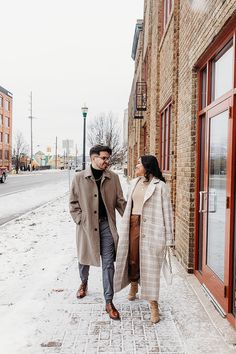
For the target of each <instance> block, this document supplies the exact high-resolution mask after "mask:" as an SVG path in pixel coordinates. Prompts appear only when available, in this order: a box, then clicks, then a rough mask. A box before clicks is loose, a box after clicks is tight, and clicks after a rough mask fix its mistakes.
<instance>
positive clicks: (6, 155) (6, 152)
mask: <svg viewBox="0 0 236 354" xmlns="http://www.w3.org/2000/svg"><path fill="white" fill-rule="evenodd" d="M4 154H5V156H4V158H5V160H9V150H5V151H4Z"/></svg>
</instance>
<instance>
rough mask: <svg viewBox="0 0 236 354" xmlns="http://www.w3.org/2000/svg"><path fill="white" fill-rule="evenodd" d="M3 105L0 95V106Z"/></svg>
mask: <svg viewBox="0 0 236 354" xmlns="http://www.w3.org/2000/svg"><path fill="white" fill-rule="evenodd" d="M2 106H3V98H2V96H0V107H2Z"/></svg>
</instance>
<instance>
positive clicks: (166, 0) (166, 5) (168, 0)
mask: <svg viewBox="0 0 236 354" xmlns="http://www.w3.org/2000/svg"><path fill="white" fill-rule="evenodd" d="M173 1H174V0H163V12H162V13H163V19H162V21H163V29H165V28H166V25H167V23H168V22H169V18H170V15H171V12H172V7H173Z"/></svg>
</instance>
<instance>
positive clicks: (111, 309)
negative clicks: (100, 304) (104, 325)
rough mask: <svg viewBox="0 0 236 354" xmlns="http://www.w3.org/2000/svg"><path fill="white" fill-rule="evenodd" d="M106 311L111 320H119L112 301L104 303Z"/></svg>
mask: <svg viewBox="0 0 236 354" xmlns="http://www.w3.org/2000/svg"><path fill="white" fill-rule="evenodd" d="M106 312H107V313H108V315H109V316H110V318H111V319H112V320H120V314H119V312H118V311H117V309H116V308H115V306H114V305H113V303H112V302H110V303H109V304H106Z"/></svg>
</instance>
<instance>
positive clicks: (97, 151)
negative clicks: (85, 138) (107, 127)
mask: <svg viewBox="0 0 236 354" xmlns="http://www.w3.org/2000/svg"><path fill="white" fill-rule="evenodd" d="M101 151H106V152H108V154H110V155H111V154H112V149H111V148H110V147H109V146H107V145H100V144H98V145H94V146H93V147H91V149H90V151H89V156H91V155H94V154H97V155H100V152H101Z"/></svg>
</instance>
